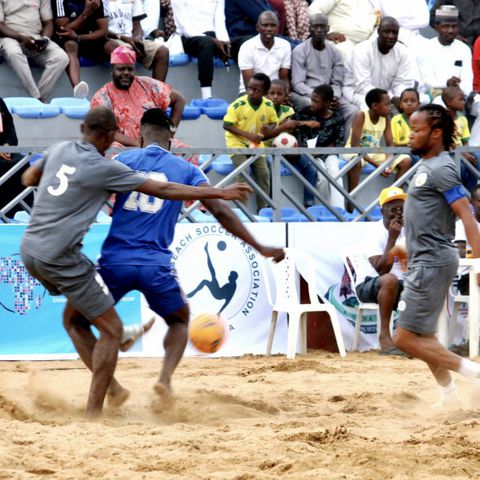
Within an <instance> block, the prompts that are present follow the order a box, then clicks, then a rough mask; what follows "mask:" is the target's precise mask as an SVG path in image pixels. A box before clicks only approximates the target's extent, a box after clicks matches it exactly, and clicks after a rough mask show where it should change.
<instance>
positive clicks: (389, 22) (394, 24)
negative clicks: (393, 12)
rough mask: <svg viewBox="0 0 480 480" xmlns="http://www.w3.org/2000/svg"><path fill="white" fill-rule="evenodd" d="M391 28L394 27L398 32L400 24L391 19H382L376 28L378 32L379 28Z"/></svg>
mask: <svg viewBox="0 0 480 480" xmlns="http://www.w3.org/2000/svg"><path fill="white" fill-rule="evenodd" d="M391 27H394V28H396V29H397V30H398V29H399V28H400V24H399V23H398V21H397V20H396V19H395V18H393V17H383V18H382V21H381V22H380V25H379V26H378V29H379V30H380V29H381V28H391Z"/></svg>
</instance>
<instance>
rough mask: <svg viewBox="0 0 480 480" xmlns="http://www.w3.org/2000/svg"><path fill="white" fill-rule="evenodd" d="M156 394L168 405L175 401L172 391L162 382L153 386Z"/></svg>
mask: <svg viewBox="0 0 480 480" xmlns="http://www.w3.org/2000/svg"><path fill="white" fill-rule="evenodd" d="M153 390H154V392H155V393H156V394H157V395H158V396H159V397H160V398H161V400H162V401H163V402H164V403H166V404H171V403H173V401H174V398H173V392H172V389H171V388H170V387H169V386H167V385H165V384H164V383H162V382H157V383H156V384H155V385H154V386H153Z"/></svg>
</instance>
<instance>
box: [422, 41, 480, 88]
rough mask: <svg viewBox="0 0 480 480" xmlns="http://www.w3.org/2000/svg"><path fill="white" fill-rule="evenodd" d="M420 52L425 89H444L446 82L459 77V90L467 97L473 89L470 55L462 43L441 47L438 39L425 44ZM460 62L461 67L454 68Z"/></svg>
mask: <svg viewBox="0 0 480 480" xmlns="http://www.w3.org/2000/svg"><path fill="white" fill-rule="evenodd" d="M425 45H426V48H425V50H424V51H423V52H422V57H421V72H422V75H423V78H424V80H425V84H426V85H427V87H437V88H445V87H446V83H447V80H448V79H449V78H451V77H454V76H455V77H459V78H460V79H461V80H462V81H461V83H460V88H461V89H462V90H463V91H464V92H465V94H466V95H468V94H469V93H470V92H471V91H472V88H473V72H472V53H471V51H470V49H469V48H468V47H467V45H465V44H464V43H463V42H461V41H459V40H454V41H453V42H452V43H451V44H450V45H442V44H441V43H440V42H439V41H438V37H435V38H431V39H430V40H428V41H427V42H425ZM455 62H461V63H462V65H461V66H455Z"/></svg>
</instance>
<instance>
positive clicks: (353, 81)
mask: <svg viewBox="0 0 480 480" xmlns="http://www.w3.org/2000/svg"><path fill="white" fill-rule="evenodd" d="M414 83H415V70H414V64H413V61H412V58H411V57H410V55H409V52H408V49H407V47H405V45H402V44H401V43H398V42H397V43H396V44H395V45H394V47H393V48H392V49H391V50H390V51H389V52H388V53H387V54H386V55H384V54H383V53H381V52H380V50H379V49H378V46H377V38H372V39H370V40H367V41H365V42H362V43H360V44H359V45H357V46H356V47H355V48H354V49H353V53H352V57H351V58H350V60H349V61H348V62H347V64H346V68H345V78H344V81H343V85H344V86H343V95H344V97H345V98H346V99H347V100H348V101H349V102H351V103H353V104H355V105H357V106H358V107H359V108H360V109H365V108H367V106H366V104H365V95H366V94H367V93H368V92H369V91H370V90H372V88H383V89H384V90H386V91H387V92H388V94H389V95H390V96H391V97H393V96H396V97H399V96H400V94H401V93H402V92H403V90H405V89H406V88H411V87H413V86H414Z"/></svg>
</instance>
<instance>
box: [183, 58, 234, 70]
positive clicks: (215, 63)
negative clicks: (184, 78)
mask: <svg viewBox="0 0 480 480" xmlns="http://www.w3.org/2000/svg"><path fill="white" fill-rule="evenodd" d="M190 61H191V62H192V63H194V64H195V65H196V64H197V63H198V58H197V57H192V56H190ZM234 63H235V62H234V61H233V60H232V59H230V60H229V61H228V64H229V65H233V64H234ZM213 66H214V67H223V68H225V64H224V63H223V61H222V60H220V59H219V58H217V57H214V59H213Z"/></svg>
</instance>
